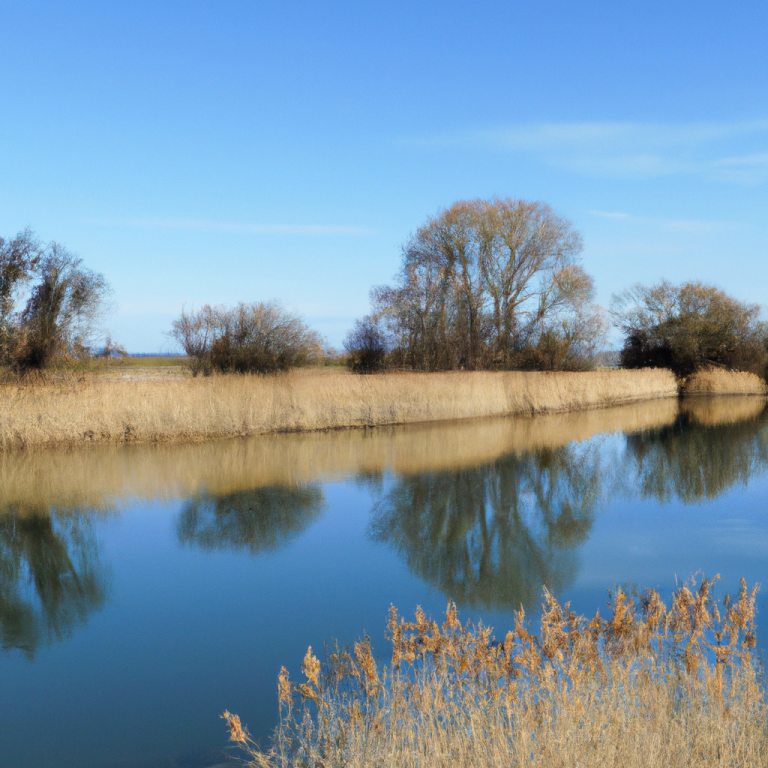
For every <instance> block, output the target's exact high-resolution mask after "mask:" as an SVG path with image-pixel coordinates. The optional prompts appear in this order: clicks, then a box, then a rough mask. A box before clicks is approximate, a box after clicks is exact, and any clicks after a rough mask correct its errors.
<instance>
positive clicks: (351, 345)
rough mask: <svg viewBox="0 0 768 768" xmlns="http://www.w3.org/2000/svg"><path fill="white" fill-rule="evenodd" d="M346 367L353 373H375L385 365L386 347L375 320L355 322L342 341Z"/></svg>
mask: <svg viewBox="0 0 768 768" xmlns="http://www.w3.org/2000/svg"><path fill="white" fill-rule="evenodd" d="M344 349H345V350H346V352H347V355H348V356H349V357H348V365H349V367H350V368H351V369H352V370H353V371H354V372H355V373H376V372H378V371H382V370H383V369H384V367H385V364H386V357H387V345H386V343H385V341H384V334H383V333H382V331H381V329H380V328H379V326H378V324H377V323H376V321H375V320H373V319H372V318H370V317H366V318H364V319H363V320H358V321H356V322H355V327H354V328H353V329H352V330H351V331H350V332H349V333H348V334H347V336H346V338H345V339H344Z"/></svg>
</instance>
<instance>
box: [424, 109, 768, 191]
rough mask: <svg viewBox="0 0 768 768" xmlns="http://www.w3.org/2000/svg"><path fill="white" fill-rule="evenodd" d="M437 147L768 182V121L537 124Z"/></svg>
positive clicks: (646, 172)
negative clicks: (520, 154) (518, 154)
mask: <svg viewBox="0 0 768 768" xmlns="http://www.w3.org/2000/svg"><path fill="white" fill-rule="evenodd" d="M411 143H412V144H413V145H416V146H424V147H433V148H445V149H448V148H456V147H463V148H467V149H475V150H481V151H493V152H510V153H525V154H528V155H530V156H533V157H538V158H539V159H540V160H542V161H543V162H545V163H547V164H549V165H554V166H558V167H561V168H566V169H568V170H572V171H574V172H577V173H582V174H589V175H598V176H613V177H622V178H653V177H661V176H671V175H679V174H688V175H699V176H704V177H707V178H710V179H712V180H718V181H730V182H739V183H748V184H756V183H761V182H764V181H768V151H766V149H768V120H751V121H742V122H731V123H728V122H709V123H706V122H703V123H681V124H663V123H632V122H602V123H601V122H590V123H540V124H530V125H512V126H507V127H501V128H494V129H482V130H475V131H467V132H464V133H459V134H454V135H444V136H434V137H430V138H426V139H418V140H415V141H414V142H411Z"/></svg>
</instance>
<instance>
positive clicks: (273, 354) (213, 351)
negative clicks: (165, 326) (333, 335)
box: [170, 302, 323, 375]
mask: <svg viewBox="0 0 768 768" xmlns="http://www.w3.org/2000/svg"><path fill="white" fill-rule="evenodd" d="M170 335H171V337H172V338H174V339H175V340H176V341H177V342H178V343H179V344H180V345H181V347H182V349H183V350H184V351H185V352H186V354H187V355H188V356H189V358H190V367H191V369H192V373H193V375H197V374H198V373H204V374H207V373H210V372H212V371H214V370H216V371H220V372H222V373H271V372H275V371H285V370H288V369H289V368H294V367H298V366H302V365H307V364H308V363H310V362H312V361H314V360H316V359H318V358H319V357H321V355H322V344H323V340H322V338H321V336H320V335H319V334H318V333H316V332H315V331H313V330H311V329H310V328H309V327H308V326H307V325H306V323H304V321H303V320H302V319H301V318H300V317H299V316H298V315H295V314H293V313H291V312H289V311H288V310H286V309H284V308H283V307H281V306H280V305H279V304H278V303H276V302H256V303H252V304H246V303H240V304H237V305H236V306H234V307H211V306H209V305H205V306H204V307H202V309H200V310H199V311H198V312H187V311H186V310H182V313H181V316H180V317H179V319H178V320H175V321H174V323H173V326H172V329H171V333H170Z"/></svg>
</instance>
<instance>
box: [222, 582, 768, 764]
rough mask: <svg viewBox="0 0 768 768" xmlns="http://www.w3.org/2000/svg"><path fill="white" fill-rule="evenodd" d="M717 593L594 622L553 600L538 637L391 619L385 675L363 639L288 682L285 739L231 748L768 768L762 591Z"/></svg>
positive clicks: (618, 599)
mask: <svg viewBox="0 0 768 768" xmlns="http://www.w3.org/2000/svg"><path fill="white" fill-rule="evenodd" d="M714 581H716V579H713V580H706V579H704V580H702V581H701V584H700V585H698V588H696V585H695V584H694V583H693V582H692V583H691V584H688V585H684V586H682V587H680V588H679V589H678V590H677V591H676V592H675V593H674V595H673V597H672V602H671V606H670V607H669V608H668V607H667V606H666V604H665V603H664V602H663V601H662V599H661V597H660V595H659V594H658V592H656V591H654V590H647V591H646V592H645V593H644V594H642V595H641V596H640V597H639V598H638V599H637V600H633V599H631V598H630V597H629V596H628V595H627V594H626V593H625V592H624V591H622V590H621V589H618V590H616V591H615V592H614V593H613V594H612V596H611V600H610V602H609V611H608V615H607V618H605V619H604V618H602V617H601V616H600V614H599V613H597V614H596V615H595V616H594V617H593V618H592V619H590V620H587V619H585V618H583V617H580V616H576V615H575V614H574V613H572V612H571V611H570V609H569V606H568V604H566V605H563V606H561V605H560V604H559V603H558V602H557V600H555V598H554V597H553V596H552V595H551V594H549V592H547V591H546V590H545V603H544V606H543V612H542V615H541V619H540V626H539V629H538V632H536V633H534V632H532V631H531V629H530V628H529V626H528V623H527V621H526V618H525V615H524V613H523V612H522V610H521V611H520V612H519V613H518V614H517V617H516V622H515V627H514V629H513V630H511V631H509V632H508V633H507V634H506V635H505V636H504V637H500V638H498V639H497V638H496V637H494V635H493V633H492V630H491V629H490V628H489V627H484V626H482V625H477V626H474V625H471V624H461V623H460V621H459V619H458V615H457V611H456V607H455V605H453V604H451V603H449V605H448V610H447V612H446V617H445V620H444V621H443V623H442V624H438V623H437V622H436V621H432V620H430V619H428V618H427V617H426V616H425V615H424V613H423V612H422V611H421V609H417V611H416V617H415V620H414V621H405V620H403V619H401V618H400V617H399V616H398V615H397V612H396V610H395V609H394V608H392V609H391V612H390V618H389V625H388V637H389V640H390V642H391V645H392V656H391V660H390V662H389V663H388V664H380V663H379V662H377V660H376V658H375V657H374V654H373V650H372V647H371V643H370V640H369V639H368V638H367V637H365V638H363V640H361V641H360V642H358V643H356V644H355V645H354V648H353V649H352V651H349V650H340V649H335V651H334V652H333V653H331V654H330V655H329V656H328V657H327V658H326V660H325V663H323V664H321V662H320V660H319V659H318V658H317V657H316V656H315V655H314V654H313V652H312V649H311V648H309V649H308V651H307V654H306V656H305V658H304V663H303V665H302V669H303V672H304V676H305V678H306V680H305V682H302V683H299V684H295V683H292V682H291V681H290V680H289V677H288V673H287V672H286V670H285V669H284V668H283V669H282V670H281V672H280V678H279V706H280V724H279V726H278V728H277V730H276V732H275V735H274V738H273V743H272V746H271V747H270V748H269V749H268V750H266V751H265V750H262V749H261V748H260V747H259V746H258V745H257V744H255V743H254V742H253V741H252V740H251V738H250V736H249V735H248V732H247V730H246V729H244V728H243V726H242V724H241V722H240V719H239V718H238V717H237V716H236V715H232V714H230V713H229V712H225V713H224V716H223V717H224V719H225V720H226V722H227V725H228V728H229V735H230V739H231V741H232V742H233V743H234V744H235V746H236V747H237V748H238V750H239V751H240V753H241V754H242V755H243V756H244V759H245V761H246V762H247V764H248V765H250V766H259V767H260V768H289V766H290V768H330V767H331V766H339V767H341V766H344V767H346V768H379V767H380V768H385V766H386V767H387V768H388V767H389V766H402V768H449V767H450V768H453V767H454V766H461V767H462V768H465V767H466V768H496V767H498V768H511V767H514V768H576V767H580V768H581V767H583V768H627V766H632V767H633V768H683V767H685V768H699V767H700V766H722V767H723V768H724V767H725V766H729V767H730V768H737V767H738V768H758V767H760V768H764V766H765V765H766V764H768V723H767V721H766V716H767V715H768V703H767V702H766V692H765V688H764V686H763V681H762V678H761V675H760V669H759V667H758V665H757V663H756V660H755V658H754V656H755V654H754V648H755V610H756V609H755V601H756V594H757V588H756V587H755V588H754V589H752V590H748V589H747V586H746V584H745V582H744V581H743V580H742V582H741V589H740V591H739V594H738V595H737V596H736V598H735V599H734V600H733V601H730V600H728V599H726V600H725V601H723V602H722V603H718V602H716V601H714V600H713V599H712V594H711V591H712V585H713V583H714Z"/></svg>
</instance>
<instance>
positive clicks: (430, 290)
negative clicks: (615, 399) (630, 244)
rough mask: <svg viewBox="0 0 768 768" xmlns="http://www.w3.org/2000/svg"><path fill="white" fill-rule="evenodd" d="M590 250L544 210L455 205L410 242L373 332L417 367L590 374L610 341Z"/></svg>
mask: <svg viewBox="0 0 768 768" xmlns="http://www.w3.org/2000/svg"><path fill="white" fill-rule="evenodd" d="M581 249H582V243H581V238H580V236H579V234H578V233H577V232H576V231H575V230H574V228H573V226H572V225H571V223H570V222H569V221H567V220H566V219H563V218H562V217H560V216H558V215H557V214H556V213H555V212H554V211H553V210H552V209H551V208H550V207H549V206H548V205H546V204H545V203H535V202H534V203H531V202H526V201H524V200H515V199H511V198H503V199H502V198H493V199H491V200H482V199H477V200H468V201H459V202H456V203H454V204H453V205H452V206H450V207H449V208H446V209H444V210H442V211H440V212H439V213H438V214H437V215H436V216H434V217H431V218H429V219H428V220H427V222H426V223H425V224H424V225H423V226H422V227H420V228H419V229H418V230H417V231H416V232H415V234H414V235H413V236H412V237H411V238H410V239H409V240H408V241H407V243H406V244H405V246H404V247H403V263H402V267H401V270H400V272H399V274H398V276H397V278H396V282H395V285H393V286H382V287H378V288H374V290H373V291H372V302H373V315H372V317H371V318H370V322H376V323H378V324H379V325H380V327H382V329H384V330H385V331H386V333H387V334H388V339H387V342H388V347H389V348H390V349H392V350H393V353H392V354H393V357H394V358H397V359H396V362H397V363H399V364H401V365H405V366H408V367H414V368H420V369H424V370H435V369H446V368H468V369H475V368H488V367H499V368H509V367H519V366H524V367H528V366H533V367H566V368H567V367H581V366H583V365H584V364H585V362H586V361H587V360H588V358H589V356H590V354H591V353H592V351H593V348H594V347H595V346H596V345H598V344H599V342H600V341H601V339H602V338H603V336H604V322H603V320H602V316H601V314H600V312H599V311H598V310H597V308H596V307H595V305H594V303H593V302H594V287H593V284H592V280H591V278H590V277H589V276H588V275H587V274H586V273H585V272H584V270H583V269H582V267H581V265H580V263H579V257H580V253H581ZM534 351H535V353H534Z"/></svg>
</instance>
